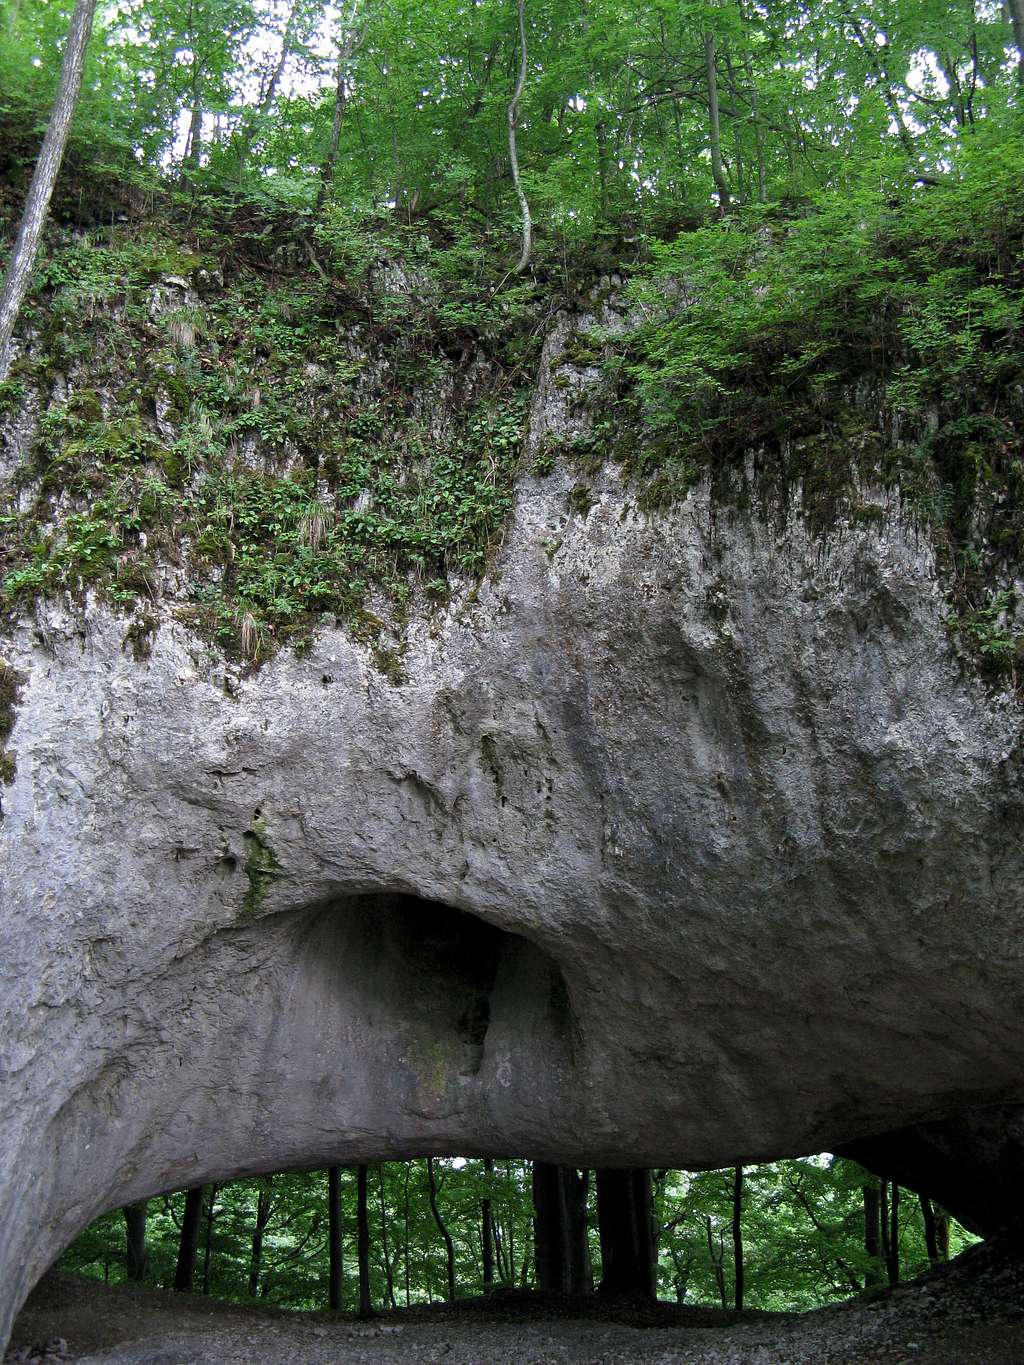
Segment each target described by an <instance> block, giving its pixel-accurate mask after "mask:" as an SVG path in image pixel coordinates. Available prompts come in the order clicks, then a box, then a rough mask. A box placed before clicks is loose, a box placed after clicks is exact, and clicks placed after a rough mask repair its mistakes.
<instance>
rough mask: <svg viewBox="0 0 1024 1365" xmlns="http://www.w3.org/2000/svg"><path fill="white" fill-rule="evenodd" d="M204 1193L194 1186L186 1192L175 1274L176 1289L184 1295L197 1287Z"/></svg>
mask: <svg viewBox="0 0 1024 1365" xmlns="http://www.w3.org/2000/svg"><path fill="white" fill-rule="evenodd" d="M203 1193H204V1191H203V1187H202V1185H194V1186H193V1187H192V1189H190V1190H187V1191H186V1192H185V1212H184V1214H183V1216H182V1220H181V1239H180V1241H179V1242H178V1266H177V1269H176V1270H175V1273H174V1287H175V1289H177V1290H178V1291H179V1292H181V1293H182V1294H191V1293H192V1290H193V1289H194V1287H195V1279H196V1252H197V1251H198V1250H199V1224H200V1220H201V1219H202V1216H203Z"/></svg>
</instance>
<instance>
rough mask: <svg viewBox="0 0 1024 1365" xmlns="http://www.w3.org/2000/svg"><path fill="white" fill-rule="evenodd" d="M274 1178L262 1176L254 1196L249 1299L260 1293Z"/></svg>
mask: <svg viewBox="0 0 1024 1365" xmlns="http://www.w3.org/2000/svg"><path fill="white" fill-rule="evenodd" d="M273 1185H274V1177H273V1176H272V1175H267V1176H264V1177H263V1179H262V1180H261V1181H260V1183H259V1190H258V1192H257V1194H256V1222H255V1223H254V1224H253V1229H252V1253H251V1255H250V1257H249V1297H250V1298H252V1299H254V1298H256V1296H257V1294H259V1292H260V1269H261V1268H262V1265H263V1234H264V1233H265V1232H266V1230H267V1224H268V1223H269V1222H270V1192H271V1190H272V1189H273Z"/></svg>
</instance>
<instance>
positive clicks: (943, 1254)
mask: <svg viewBox="0 0 1024 1365" xmlns="http://www.w3.org/2000/svg"><path fill="white" fill-rule="evenodd" d="M935 1245H936V1248H937V1249H938V1253H939V1260H940V1261H948V1260H949V1214H948V1213H937V1214H936V1215H935Z"/></svg>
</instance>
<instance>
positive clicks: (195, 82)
mask: <svg viewBox="0 0 1024 1365" xmlns="http://www.w3.org/2000/svg"><path fill="white" fill-rule="evenodd" d="M202 83H203V82H202V68H201V67H200V65H199V58H198V57H197V56H195V55H194V54H193V57H192V92H191V93H192V117H191V118H190V119H189V124H188V134H187V136H186V138H185V149H184V153H183V155H182V158H181V178H182V180H187V179H188V175H189V172H191V171H195V170H198V168H199V157H200V155H201V151H202V142H203V106H202V104H201V103H200V95H201V93H202Z"/></svg>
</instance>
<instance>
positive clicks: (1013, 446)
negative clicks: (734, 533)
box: [606, 135, 1024, 677]
mask: <svg viewBox="0 0 1024 1365" xmlns="http://www.w3.org/2000/svg"><path fill="white" fill-rule="evenodd" d="M1022 185H1024V154H1022V152H1021V149H1020V144H1019V141H1018V142H1015V143H1014V144H1013V145H1012V146H1005V145H1003V144H1002V143H995V144H993V143H991V142H989V141H987V140H983V139H982V138H981V137H980V135H979V138H978V139H977V141H975V142H974V143H972V144H971V145H969V146H965V147H964V148H963V149H962V150H961V151H960V152H959V153H958V155H957V158H956V160H955V161H954V163H953V164H952V165H951V166H950V168H949V171H948V174H947V176H946V177H945V178H944V180H943V181H942V183H941V184H931V183H927V184H908V183H907V182H906V180H905V178H904V177H902V176H901V174H900V167H899V165H892V164H889V163H887V162H881V163H879V164H877V165H875V166H872V167H871V168H870V170H869V171H867V172H866V173H865V175H864V177H863V179H862V181H861V182H860V183H859V184H856V185H849V184H847V185H845V186H844V187H843V189H842V191H839V190H828V191H825V192H824V193H821V194H819V195H818V196H817V197H816V198H815V200H814V201H813V203H810V204H808V205H806V206H805V207H804V209H803V211H802V212H801V213H800V214H798V215H797V216H795V217H793V216H786V215H784V216H780V214H779V212H778V210H777V209H776V208H775V207H772V206H767V207H765V208H756V209H755V208H752V209H748V210H745V211H744V212H743V213H742V214H738V215H736V216H735V217H733V218H732V219H730V220H729V221H728V222H726V223H722V224H716V225H714V226H708V227H704V228H701V229H699V230H698V231H695V232H689V233H686V234H684V235H682V236H680V237H677V238H676V239H675V240H673V241H671V242H667V243H664V244H654V245H653V246H652V260H651V263H650V265H649V266H648V267H647V268H646V269H645V270H644V271H643V272H642V273H641V274H640V275H639V276H638V277H637V279H636V280H635V282H634V283H633V285H632V287H631V298H632V301H633V303H634V306H635V307H636V309H637V310H638V312H639V314H640V316H641V318H642V320H641V321H640V323H639V325H638V326H637V327H636V328H635V329H634V330H633V331H632V333H630V334H629V336H628V341H627V345H626V346H625V347H624V348H623V347H622V346H621V344H619V343H618V341H617V338H615V337H612V336H610V337H609V338H607V343H606V344H607V347H610V348H613V354H612V355H611V358H610V360H609V361H608V364H607V370H606V374H607V377H606V385H607V386H608V388H609V389H610V391H611V392H612V393H613V394H614V396H615V398H616V400H617V402H618V404H619V407H618V412H619V413H620V414H621V422H620V426H619V432H618V437H617V444H614V443H613V444H610V445H609V447H608V448H607V449H606V453H610V454H614V455H616V456H617V457H618V458H619V459H620V460H621V461H622V463H623V464H624V465H625V467H626V468H627V469H628V470H629V471H630V472H631V473H632V474H634V475H635V476H636V477H637V478H638V479H639V480H640V482H641V492H640V500H641V502H642V503H643V505H645V506H647V507H649V508H650V507H656V506H659V505H663V503H664V501H665V500H666V498H668V499H671V498H673V497H676V496H681V495H685V493H686V492H687V491H688V489H689V487H690V486H692V483H693V482H694V481H695V480H696V479H697V478H699V477H701V476H703V475H707V476H708V477H710V478H711V480H712V482H713V485H714V487H715V489H716V492H717V493H718V495H719V496H724V497H728V498H732V499H740V500H744V499H747V498H749V496H750V493H751V490H750V487H749V479H748V466H749V461H750V459H751V457H753V458H754V460H755V462H756V467H757V469H758V471H759V480H760V489H759V491H760V495H761V498H762V501H764V502H767V503H768V504H771V503H773V502H774V503H776V504H780V505H786V504H787V503H788V502H790V501H791V500H793V499H795V498H799V500H800V503H801V505H802V508H803V511H804V513H805V514H806V515H808V516H809V517H811V518H814V519H816V520H818V521H819V522H820V523H821V524H823V525H831V524H832V523H834V522H835V520H836V519H837V517H839V516H849V517H851V518H852V519H856V509H857V508H858V506H859V505H860V503H861V497H860V494H859V492H858V486H859V485H861V484H863V483H865V482H867V483H881V484H887V485H891V486H896V487H899V488H900V490H901V491H902V493H903V494H904V496H905V497H906V498H907V499H908V500H909V501H910V502H911V503H912V504H913V505H915V506H916V508H917V511H918V514H919V515H920V517H921V518H922V520H924V521H927V522H928V523H929V524H930V525H931V527H932V530H933V533H934V534H935V536H936V539H937V542H938V545H939V550H940V561H941V564H942V567H943V569H944V570H945V572H946V573H947V575H948V578H949V582H950V589H951V596H952V598H953V601H954V604H955V605H956V607H957V610H958V611H959V612H961V613H962V614H963V619H964V628H963V630H962V632H961V634H962V636H963V638H964V639H965V640H966V641H967V643H969V644H971V645H972V646H976V647H977V649H978V650H979V652H980V654H981V655H982V656H983V662H984V664H985V666H986V671H987V672H988V674H989V676H992V677H995V676H996V675H997V674H998V673H999V671H1000V669H999V665H1004V666H1005V667H1004V668H1003V672H1004V675H1005V674H1008V670H1009V669H1010V666H1011V665H1012V662H1013V658H1014V651H1013V648H1012V641H1007V640H1006V639H1003V638H1002V637H1000V638H999V639H998V640H997V639H990V638H989V637H988V636H987V635H986V634H985V620H986V618H985V616H984V614H983V613H984V612H987V611H988V610H989V608H988V607H987V606H984V605H983V606H982V608H981V609H980V612H981V613H982V614H979V609H978V608H977V605H976V604H977V602H978V600H979V598H981V599H982V600H983V601H985V600H987V596H988V595H990V594H991V593H992V592H993V591H994V592H996V593H997V594H998V593H999V592H1000V591H1002V589H1001V588H1000V584H1001V583H1004V584H1005V583H1006V582H1007V580H1009V581H1012V579H1013V575H1014V566H1015V564H1016V563H1017V562H1018V560H1019V554H1020V550H1021V544H1022V535H1024V499H1022V496H1021V494H1022V491H1024V490H1022V482H1021V475H1022V465H1021V459H1020V449H1021V437H1022V426H1024V407H1022V403H1021V399H1020V395H1021V393H1022V392H1024V345H1022V326H1024V288H1022V284H1024V280H1022V277H1021V274H1020V249H1019V243H1020V239H1021V234H1022V231H1024V191H1022V188H1021V187H1022ZM966 223H969V224H970V231H965V228H964V225H965V224H966ZM1000 600H1001V599H1000ZM1000 610H1001V609H1000ZM997 614H998V613H997ZM972 620H973V621H974V625H972V624H971V621H972Z"/></svg>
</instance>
